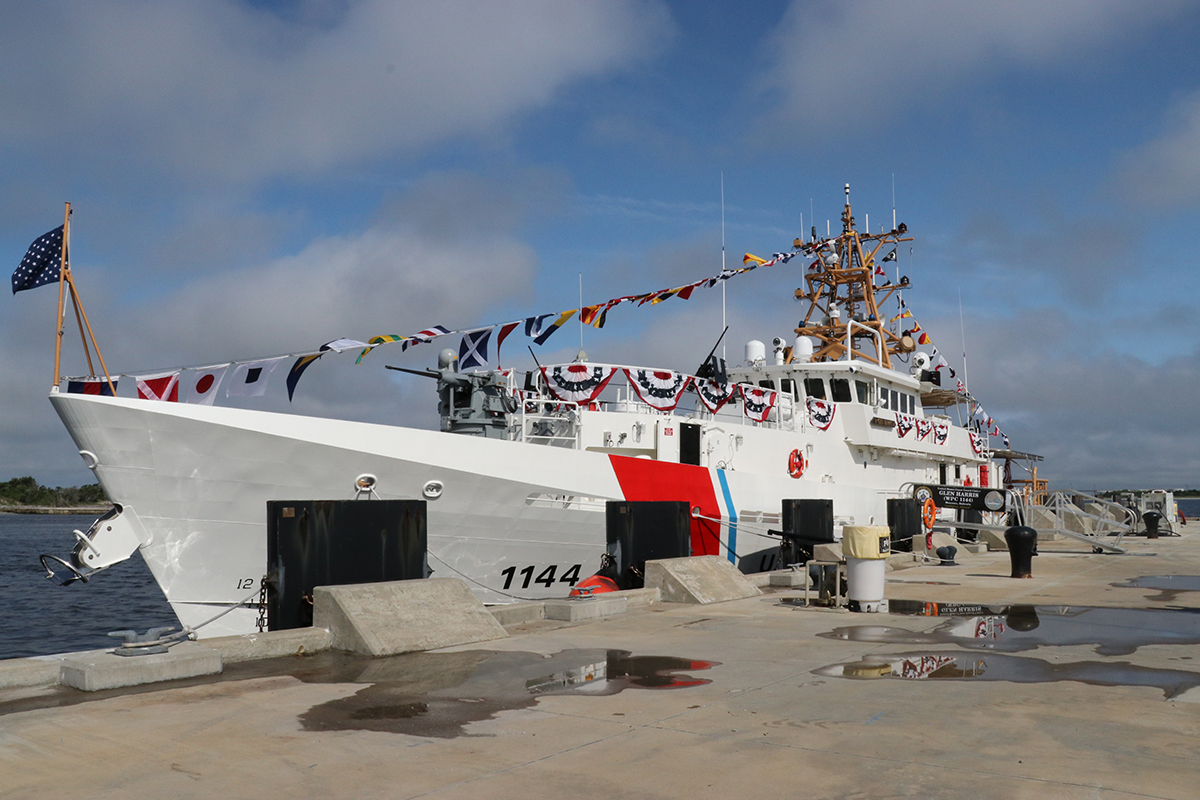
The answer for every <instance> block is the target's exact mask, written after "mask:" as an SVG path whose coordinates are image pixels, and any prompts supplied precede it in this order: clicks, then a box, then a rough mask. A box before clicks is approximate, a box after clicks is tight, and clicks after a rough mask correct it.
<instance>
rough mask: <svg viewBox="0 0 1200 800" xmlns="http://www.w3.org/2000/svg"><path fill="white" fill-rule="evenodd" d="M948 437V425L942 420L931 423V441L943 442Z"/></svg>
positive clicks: (935, 442)
mask: <svg viewBox="0 0 1200 800" xmlns="http://www.w3.org/2000/svg"><path fill="white" fill-rule="evenodd" d="M949 438H950V426H949V425H947V424H946V423H944V422H935V423H933V443H934V444H945V443H946V440H947V439H949Z"/></svg>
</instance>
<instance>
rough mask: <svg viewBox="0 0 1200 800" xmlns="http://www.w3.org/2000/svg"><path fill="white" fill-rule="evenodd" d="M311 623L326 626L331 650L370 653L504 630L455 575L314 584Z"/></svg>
mask: <svg viewBox="0 0 1200 800" xmlns="http://www.w3.org/2000/svg"><path fill="white" fill-rule="evenodd" d="M313 627H315V628H328V629H329V634H330V641H331V646H332V647H333V648H334V649H335V650H347V651H350V652H353V653H361V654H364V655H371V656H390V655H396V654H397V653H411V652H413V651H417V650H435V649H437V648H439V647H451V646H453V645H456V644H470V643H472V642H486V641H490V640H492V639H503V638H505V637H507V636H508V634H507V633H506V632H505V631H504V627H503V626H502V625H500V623H499V622H497V621H496V618H495V617H493V616H492V615H491V614H489V613H488V611H487V609H486V608H484V605H483V603H481V602H479V600H477V599H476V598H475V595H473V594H471V590H470V589H468V588H467V584H465V583H464V582H463V581H461V580H459V579H458V578H426V579H424V580H415V581H390V582H386V583H360V584H355V585H353V586H318V587H317V588H316V589H315V590H313Z"/></svg>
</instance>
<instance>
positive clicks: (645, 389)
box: [625, 369, 693, 411]
mask: <svg viewBox="0 0 1200 800" xmlns="http://www.w3.org/2000/svg"><path fill="white" fill-rule="evenodd" d="M625 377H626V378H628V379H629V385H630V386H632V387H633V391H634V392H636V393H637V396H638V397H640V398H641V400H642V402H643V403H645V404H646V405H648V406H650V407H651V408H653V409H655V410H657V411H674V410H675V406H677V405H679V401H680V399H681V398H682V397H683V393H684V392H686V391H687V388H688V387H689V386H691V385H692V381H693V378H692V377H691V376H690V375H684V374H683V373H682V372H668V371H666V370H654V369H626V370H625Z"/></svg>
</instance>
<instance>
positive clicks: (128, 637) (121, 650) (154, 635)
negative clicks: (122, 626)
mask: <svg viewBox="0 0 1200 800" xmlns="http://www.w3.org/2000/svg"><path fill="white" fill-rule="evenodd" d="M173 630H175V628H151V629H150V630H148V631H146V632H145V633H138V632H137V631H110V632H109V634H108V635H109V636H114V637H118V636H119V637H121V638H122V639H124V640H125V641H124V642H123V643H122V644H121V646H120V647H118V648H116V649H114V650H112V651H111V652H112V654H113V655H116V656H149V655H154V654H156V653H166V652H168V651H167V643H165V642H164V639H165V634H168V633H170V632H171V631H173ZM171 644H173V642H172V643H171Z"/></svg>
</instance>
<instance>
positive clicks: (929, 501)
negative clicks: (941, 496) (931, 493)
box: [921, 497, 937, 530]
mask: <svg viewBox="0 0 1200 800" xmlns="http://www.w3.org/2000/svg"><path fill="white" fill-rule="evenodd" d="M921 522H923V523H925V528H926V529H927V530H932V529H933V525H934V523H935V522H937V504H936V503H934V502H933V498H932V497H927V498H925V506H924V507H923V508H922V509H921Z"/></svg>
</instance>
